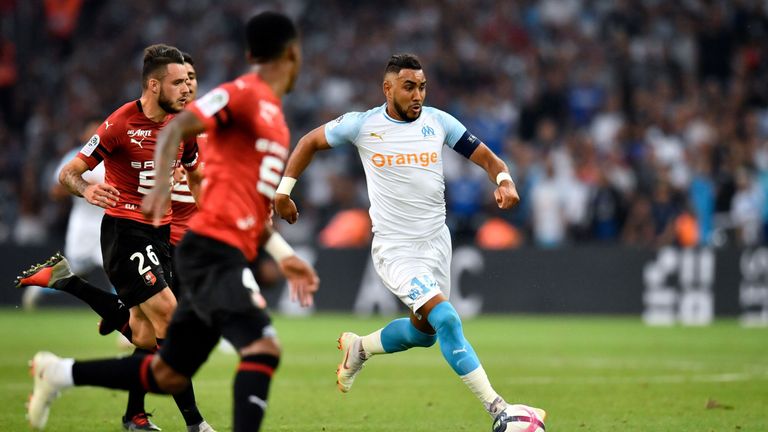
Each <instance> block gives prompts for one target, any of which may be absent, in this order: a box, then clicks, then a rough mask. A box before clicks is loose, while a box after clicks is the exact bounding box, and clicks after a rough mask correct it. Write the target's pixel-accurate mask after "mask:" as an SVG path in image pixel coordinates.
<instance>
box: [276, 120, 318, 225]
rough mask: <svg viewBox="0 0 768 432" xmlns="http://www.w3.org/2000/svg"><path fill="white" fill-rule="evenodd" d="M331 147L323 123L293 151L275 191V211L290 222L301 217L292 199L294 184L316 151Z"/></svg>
mask: <svg viewBox="0 0 768 432" xmlns="http://www.w3.org/2000/svg"><path fill="white" fill-rule="evenodd" d="M330 148H331V146H330V144H328V140H327V139H326V138H325V126H324V125H323V126H320V127H317V128H315V129H314V130H313V131H311V132H309V133H308V134H306V135H304V136H303V137H301V139H299V142H298V143H297V144H296V148H295V149H294V150H293V153H291V156H290V157H289V158H288V165H287V166H286V167H285V173H283V179H282V180H280V185H279V186H278V187H277V192H276V193H275V211H276V212H277V214H279V215H280V217H281V218H283V219H285V220H286V221H288V223H291V224H292V223H296V221H297V220H298V219H299V211H298V209H297V208H296V203H294V202H293V200H292V199H291V191H292V190H293V186H295V185H296V181H297V180H298V178H299V176H300V175H301V173H303V172H304V170H305V169H306V168H307V166H309V163H310V162H312V158H313V157H315V153H317V152H318V151H320V150H328V149H330Z"/></svg>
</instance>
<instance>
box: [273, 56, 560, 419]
mask: <svg viewBox="0 0 768 432" xmlns="http://www.w3.org/2000/svg"><path fill="white" fill-rule="evenodd" d="M426 82H427V80H426V78H425V75H424V72H423V70H422V67H421V64H420V62H419V60H418V58H417V57H416V56H414V55H411V54H400V55H394V56H392V57H391V58H390V60H389V63H388V64H387V68H386V71H385V74H384V82H383V90H384V95H385V96H386V103H385V104H384V105H381V106H379V107H376V108H373V109H371V110H368V111H366V112H350V113H346V114H344V115H342V116H341V117H339V118H337V119H336V120H333V121H331V122H329V123H327V124H325V125H323V126H320V127H318V128H316V129H315V130H313V131H311V132H309V133H308V134H307V135H305V136H304V137H302V138H301V139H300V140H299V142H298V144H297V146H296V149H295V150H294V151H293V153H292V154H291V156H290V158H289V160H288V166H287V167H286V169H285V173H284V176H283V178H282V181H281V183H280V186H279V187H278V189H277V194H276V195H275V210H276V211H277V212H278V214H279V215H280V216H281V217H282V218H283V219H285V220H287V221H288V222H289V223H294V222H296V220H297V218H298V211H297V208H296V205H295V203H294V202H293V200H291V198H290V192H291V190H292V189H293V186H294V185H295V183H296V179H298V177H299V175H301V173H302V172H303V171H304V169H305V168H306V167H307V166H308V165H309V163H310V161H311V160H312V157H313V156H314V154H315V152H317V151H319V150H327V149H330V148H334V147H339V146H343V145H354V146H355V147H357V150H358V152H359V154H360V159H361V161H362V163H363V168H364V170H365V176H366V179H367V185H368V196H369V198H370V202H371V207H370V210H369V212H370V215H371V220H372V222H373V233H374V239H373V245H372V250H371V255H372V257H373V263H374V266H375V268H376V271H377V273H378V274H379V276H380V277H381V279H382V281H383V282H384V285H385V286H386V287H387V288H388V289H389V290H390V291H392V293H394V294H395V295H396V296H397V297H398V298H399V299H400V300H401V301H402V302H403V303H404V304H405V305H406V306H407V307H408V308H409V309H410V310H411V314H410V318H400V319H396V320H394V321H392V322H390V323H389V324H387V325H386V326H385V327H384V328H382V329H380V330H378V331H375V332H373V333H371V334H369V335H366V336H362V337H360V336H358V335H356V334H354V333H350V332H346V333H342V335H341V337H340V338H339V349H341V350H342V351H343V360H342V362H341V364H340V365H339V368H338V370H337V379H338V380H337V385H338V387H339V389H340V390H341V391H342V392H348V391H349V390H350V388H351V387H352V383H353V381H354V379H355V377H356V375H357V373H358V372H359V371H360V368H361V367H362V365H363V363H364V362H365V361H366V360H368V359H369V358H370V357H371V356H373V355H375V354H385V353H393V352H398V351H404V350H407V349H409V348H412V347H430V346H432V345H434V344H435V342H436V341H438V340H439V341H440V350H441V352H442V354H443V357H444V358H445V360H446V361H447V362H448V363H449V364H450V366H451V367H452V368H453V370H454V371H455V372H456V374H458V375H459V376H460V377H461V379H462V381H463V382H464V383H465V384H466V385H467V386H468V387H469V388H470V390H471V391H472V392H473V393H474V394H475V396H477V398H478V399H480V401H481V402H482V403H483V406H484V407H485V409H486V410H487V411H488V413H489V414H490V415H491V416H492V417H493V418H496V416H498V415H500V414H501V413H502V411H503V410H504V409H505V408H506V407H507V403H506V402H505V401H504V399H503V398H502V397H501V396H499V395H498V393H496V392H495V391H494V390H493V387H491V384H490V382H489V381H488V377H487V375H486V373H485V371H484V370H483V367H482V366H481V364H480V361H479V359H478V357H477V355H476V354H475V351H474V350H473V348H472V346H471V345H470V344H469V342H468V341H467V340H466V339H465V338H464V333H463V330H462V324H461V319H460V318H459V315H458V314H457V313H456V310H455V309H454V307H453V306H452V305H451V303H449V302H448V297H449V295H450V286H451V285H450V262H451V236H450V232H449V231H448V227H447V226H446V225H445V196H444V191H445V181H444V177H443V162H442V160H443V159H442V149H443V146H444V145H446V146H448V147H450V148H452V149H453V150H455V151H456V152H458V153H460V154H462V155H464V156H465V157H467V158H468V159H469V160H471V161H472V162H474V163H475V164H477V165H479V166H480V167H482V168H483V169H484V170H485V171H486V172H487V173H488V176H489V177H490V179H491V180H492V181H494V182H495V183H496V184H497V186H498V187H497V188H496V190H495V191H494V195H495V198H496V203H497V204H498V206H499V208H502V209H509V208H511V207H513V206H514V205H515V204H517V203H518V201H519V200H520V198H519V196H518V194H517V190H516V189H515V184H514V182H513V181H512V178H511V177H510V175H509V171H508V169H507V166H506V164H504V162H503V161H502V160H501V159H499V158H498V157H497V156H496V155H494V154H493V152H492V151H490V149H488V147H487V146H486V145H485V144H483V143H482V142H481V141H480V140H478V139H477V138H476V137H475V136H474V135H472V134H471V133H469V132H468V131H467V129H466V128H465V127H464V126H463V125H462V124H461V123H460V122H459V121H458V120H456V119H455V118H454V117H453V116H451V115H450V114H447V113H445V112H443V111H440V110H438V109H435V108H432V107H425V106H423V103H424V97H425V95H426ZM533 410H535V412H536V413H537V415H538V416H539V417H540V418H541V420H542V421H543V420H544V417H546V413H545V412H544V411H543V410H540V409H535V408H534V409H533Z"/></svg>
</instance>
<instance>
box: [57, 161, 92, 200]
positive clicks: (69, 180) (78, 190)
mask: <svg viewBox="0 0 768 432" xmlns="http://www.w3.org/2000/svg"><path fill="white" fill-rule="evenodd" d="M82 174H83V173H79V172H77V170H74V169H72V168H70V167H64V169H62V170H61V175H59V182H61V184H63V185H64V186H65V187H66V188H67V190H69V192H70V193H71V194H73V195H77V196H79V197H81V196H83V192H85V188H87V187H88V186H90V183H88V182H87V181H85V180H83V175H82Z"/></svg>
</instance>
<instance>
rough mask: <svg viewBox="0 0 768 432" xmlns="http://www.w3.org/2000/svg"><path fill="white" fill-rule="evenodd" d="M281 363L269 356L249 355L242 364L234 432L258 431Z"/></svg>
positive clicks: (237, 375)
mask: <svg viewBox="0 0 768 432" xmlns="http://www.w3.org/2000/svg"><path fill="white" fill-rule="evenodd" d="M279 361H280V359H279V358H278V357H275V356H272V355H268V354H256V355H249V356H245V357H243V358H242V359H241V360H240V365H239V366H238V368H237V374H236V375H235V385H234V387H235V388H234V393H235V394H234V408H235V420H234V428H233V431H234V432H245V431H254V430H259V427H260V425H261V421H262V419H263V418H264V411H265V409H266V408H267V393H268V392H269V383H270V381H271V380H272V374H273V373H274V372H275V369H276V368H277V364H278V363H279Z"/></svg>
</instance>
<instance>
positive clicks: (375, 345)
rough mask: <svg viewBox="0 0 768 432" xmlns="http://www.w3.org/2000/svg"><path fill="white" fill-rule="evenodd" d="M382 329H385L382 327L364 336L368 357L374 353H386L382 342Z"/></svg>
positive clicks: (364, 349)
mask: <svg viewBox="0 0 768 432" xmlns="http://www.w3.org/2000/svg"><path fill="white" fill-rule="evenodd" d="M382 330H384V329H383V328H380V329H378V330H376V331H375V332H373V333H371V334H369V335H365V336H363V337H362V341H361V342H362V343H363V351H365V355H366V356H367V357H370V356H372V355H374V354H386V351H384V345H382V344H381V331H382Z"/></svg>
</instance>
